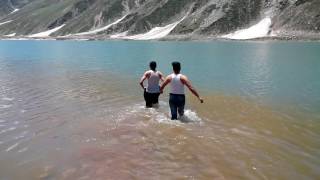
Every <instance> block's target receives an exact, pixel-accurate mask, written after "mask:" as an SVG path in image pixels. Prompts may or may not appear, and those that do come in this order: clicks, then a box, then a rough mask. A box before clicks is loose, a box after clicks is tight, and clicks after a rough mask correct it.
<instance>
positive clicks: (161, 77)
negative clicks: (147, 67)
mask: <svg viewBox="0 0 320 180" xmlns="http://www.w3.org/2000/svg"><path fill="white" fill-rule="evenodd" d="M159 76H160V80H161V82H164V80H165V79H164V77H163V74H162V73H161V72H160V71H159Z"/></svg>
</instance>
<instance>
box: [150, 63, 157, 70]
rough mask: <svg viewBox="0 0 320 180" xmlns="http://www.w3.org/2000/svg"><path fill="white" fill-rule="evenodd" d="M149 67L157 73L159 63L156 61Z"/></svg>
mask: <svg viewBox="0 0 320 180" xmlns="http://www.w3.org/2000/svg"><path fill="white" fill-rule="evenodd" d="M149 66H150V69H151V70H153V71H155V70H156V68H157V63H156V62H155V61H151V62H150V64H149Z"/></svg>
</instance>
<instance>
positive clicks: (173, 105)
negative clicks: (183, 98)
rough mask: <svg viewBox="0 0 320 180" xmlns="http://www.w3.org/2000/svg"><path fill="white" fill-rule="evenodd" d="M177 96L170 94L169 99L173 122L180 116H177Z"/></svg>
mask: <svg viewBox="0 0 320 180" xmlns="http://www.w3.org/2000/svg"><path fill="white" fill-rule="evenodd" d="M175 96H176V95H172V94H170V98H169V105H170V111H171V120H177V119H178V114H177V105H176V102H175V101H176V97H175Z"/></svg>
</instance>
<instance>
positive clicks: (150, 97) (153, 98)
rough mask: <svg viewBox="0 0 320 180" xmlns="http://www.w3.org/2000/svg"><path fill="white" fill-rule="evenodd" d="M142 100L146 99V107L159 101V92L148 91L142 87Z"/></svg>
mask: <svg viewBox="0 0 320 180" xmlns="http://www.w3.org/2000/svg"><path fill="white" fill-rule="evenodd" d="M143 96H144V100H145V101H146V107H147V108H150V107H152V105H153V104H158V103H159V96H160V93H148V92H147V91H146V89H144V94H143Z"/></svg>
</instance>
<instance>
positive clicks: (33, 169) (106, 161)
mask: <svg viewBox="0 0 320 180" xmlns="http://www.w3.org/2000/svg"><path fill="white" fill-rule="evenodd" d="M48 82H50V83H49V84H48ZM2 85H3V86H2V94H6V96H7V97H6V98H2V100H1V101H2V102H6V105H7V106H6V107H2V109H1V123H0V124H1V127H0V128H1V129H0V134H1V137H0V141H1V144H0V151H1V152H0V154H1V156H0V157H1V158H0V159H1V163H0V174H1V177H2V178H4V179H316V178H317V177H319V175H320V174H319V171H318V170H319V151H318V149H319V144H320V143H319V134H318V133H317V132H319V130H320V126H319V125H320V124H319V122H317V121H314V120H312V119H310V120H309V119H304V120H303V121H301V120H300V119H299V118H297V117H299V116H289V115H288V113H287V114H286V115H284V114H281V113H279V112H276V111H274V110H271V109H270V108H269V107H267V106H263V105H261V104H257V103H254V102H250V101H248V100H244V99H241V98H240V97H235V96H225V95H223V94H212V93H211V94H210V93H207V94H205V95H204V98H205V104H199V103H198V102H197V101H196V100H195V98H193V97H191V96H190V95H189V96H188V108H187V111H186V116H187V117H186V119H185V122H181V121H171V120H169V114H168V113H169V108H168V105H167V95H163V96H161V102H160V108H159V109H145V108H144V106H143V99H142V95H141V93H142V92H141V91H140V89H139V87H138V86H137V84H136V83H135V82H133V81H131V80H130V78H127V77H119V76H118V75H116V74H111V73H108V74H106V73H105V72H95V73H92V72H90V73H86V72H81V73H80V72H79V73H77V74H68V73H66V74H63V75H62V76H53V77H51V76H46V77H35V76H32V77H28V76H26V77H24V78H19V79H11V81H10V82H7V83H6V85H4V84H2ZM129 87H130V88H129ZM165 94H166V93H165ZM13 97H14V98H13ZM190 109H191V110H190ZM293 117H295V118H293ZM304 117H306V116H304Z"/></svg>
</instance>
